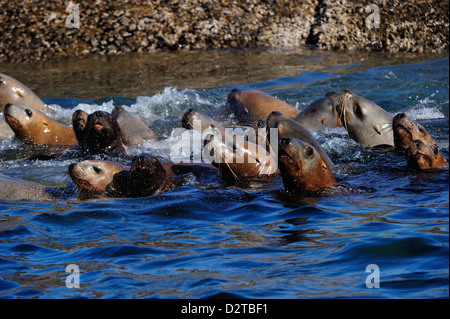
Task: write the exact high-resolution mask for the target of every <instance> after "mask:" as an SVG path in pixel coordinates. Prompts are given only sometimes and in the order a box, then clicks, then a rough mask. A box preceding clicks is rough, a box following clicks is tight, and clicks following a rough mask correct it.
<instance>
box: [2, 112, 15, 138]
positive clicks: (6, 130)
mask: <svg viewBox="0 0 450 319" xmlns="http://www.w3.org/2000/svg"><path fill="white" fill-rule="evenodd" d="M13 136H14V131H13V130H12V129H11V127H10V126H9V124H8V123H6V121H5V119H4V118H3V117H0V141H4V140H9V139H10V138H12V137H13Z"/></svg>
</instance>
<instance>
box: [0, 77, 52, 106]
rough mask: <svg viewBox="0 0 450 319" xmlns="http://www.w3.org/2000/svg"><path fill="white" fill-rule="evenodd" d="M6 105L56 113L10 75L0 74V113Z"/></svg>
mask: <svg viewBox="0 0 450 319" xmlns="http://www.w3.org/2000/svg"><path fill="white" fill-rule="evenodd" d="M6 104H19V105H24V106H26V107H29V108H32V109H35V110H38V111H43V112H47V113H50V114H54V113H55V111H53V110H52V109H51V108H49V107H48V105H47V104H45V103H44V102H43V101H42V100H41V99H40V98H38V97H37V95H36V94H34V93H33V91H31V90H30V89H29V88H28V87H27V86H25V85H24V84H22V83H20V82H19V81H18V80H16V79H15V78H13V77H11V76H9V75H6V74H3V73H0V111H3V109H4V107H5V106H6Z"/></svg>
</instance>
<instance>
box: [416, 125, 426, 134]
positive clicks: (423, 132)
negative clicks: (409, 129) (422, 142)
mask: <svg viewBox="0 0 450 319" xmlns="http://www.w3.org/2000/svg"><path fill="white" fill-rule="evenodd" d="M417 129H418V130H419V133H420V134H425V129H424V128H423V127H422V125H417Z"/></svg>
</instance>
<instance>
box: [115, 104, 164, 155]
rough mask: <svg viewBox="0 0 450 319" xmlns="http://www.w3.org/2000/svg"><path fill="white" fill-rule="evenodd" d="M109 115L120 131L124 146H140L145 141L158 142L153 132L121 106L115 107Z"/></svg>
mask: <svg viewBox="0 0 450 319" xmlns="http://www.w3.org/2000/svg"><path fill="white" fill-rule="evenodd" d="M111 114H112V116H113V117H114V118H115V120H116V121H117V123H118V124H119V127H120V129H121V131H122V134H123V136H122V142H123V144H124V145H126V146H131V145H141V144H144V142H145V141H158V139H157V138H156V136H155V134H154V133H153V131H152V130H151V129H150V128H149V127H148V126H147V125H145V123H144V122H143V121H142V119H141V118H140V117H139V116H137V115H134V114H131V113H130V112H128V111H127V110H125V109H124V108H123V107H121V106H115V107H114V109H113V110H112V113H111Z"/></svg>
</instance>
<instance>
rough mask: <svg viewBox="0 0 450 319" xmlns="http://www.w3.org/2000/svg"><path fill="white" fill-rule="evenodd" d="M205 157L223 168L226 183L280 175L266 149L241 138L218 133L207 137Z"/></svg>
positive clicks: (221, 169)
mask: <svg viewBox="0 0 450 319" xmlns="http://www.w3.org/2000/svg"><path fill="white" fill-rule="evenodd" d="M203 156H204V159H206V160H209V161H210V162H211V163H212V164H213V165H214V166H215V167H217V168H218V169H219V171H220V172H221V174H222V177H223V179H224V180H225V181H226V182H231V183H233V182H236V181H240V180H243V179H255V180H256V179H264V178H267V177H273V176H278V175H279V171H278V166H277V163H276V160H275V159H274V158H273V157H272V156H271V155H270V153H269V152H267V151H266V149H265V148H264V147H263V146H260V145H258V144H255V143H252V142H249V141H245V140H243V139H241V138H239V136H236V137H234V138H233V136H231V137H230V136H228V137H227V135H225V136H222V135H221V134H220V132H219V131H217V130H216V131H215V132H214V134H211V135H210V136H209V137H207V138H206V143H205V146H204V150H203Z"/></svg>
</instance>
